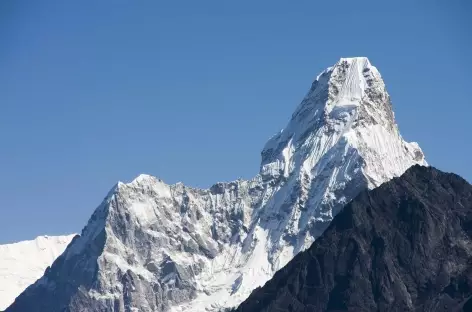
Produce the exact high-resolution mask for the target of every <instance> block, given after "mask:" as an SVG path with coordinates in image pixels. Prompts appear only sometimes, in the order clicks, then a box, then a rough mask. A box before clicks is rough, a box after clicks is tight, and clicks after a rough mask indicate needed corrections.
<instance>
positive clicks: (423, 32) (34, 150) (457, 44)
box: [0, 0, 472, 243]
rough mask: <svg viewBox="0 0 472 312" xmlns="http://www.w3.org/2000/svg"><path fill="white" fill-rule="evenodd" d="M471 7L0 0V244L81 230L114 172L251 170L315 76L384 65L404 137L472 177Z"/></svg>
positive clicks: (169, 176) (120, 176)
mask: <svg viewBox="0 0 472 312" xmlns="http://www.w3.org/2000/svg"><path fill="white" fill-rule="evenodd" d="M471 16H472V5H471V4H470V1H468V0H464V1H459V0H457V1H455V0H453V1H431V0H424V1H411V0H408V1H378V0H375V1H374V0H372V1H221V0H218V1H204V0H202V1H145V0H140V1H135V0H133V1H131V0H129V1H121V0H113V1H106V0H99V1H96V0H93V1H84V0H80V1H64V0H58V1H46V0H41V1H36V0H34V1H33V0H31V1H13V0H2V1H0V69H1V70H0V210H1V211H0V243H6V242H13V241H18V240H24V239H31V238H34V237H36V236H37V235H42V234H49V235H54V234H66V233H71V232H79V231H80V230H81V229H82V227H83V226H84V225H85V223H86V222H87V220H88V218H89V216H90V215H91V213H92V212H93V210H94V209H95V207H96V206H97V205H98V204H99V203H100V202H101V200H102V199H103V197H104V196H105V195H106V193H107V192H108V190H109V189H110V188H111V187H112V186H113V185H114V184H115V183H116V182H117V181H118V180H121V181H129V180H131V179H132V178H133V177H135V176H136V175H138V174H139V173H149V174H152V175H155V176H158V177H160V178H162V179H164V180H165V181H166V182H169V183H175V182H177V181H182V182H184V183H186V184H189V185H191V186H199V187H207V186H210V185H211V184H213V183H214V182H216V181H227V180H233V179H236V178H238V177H243V178H250V177H252V176H253V175H254V174H256V173H257V171H258V168H259V159H260V150H261V148H262V146H263V145H264V143H265V141H266V140H267V139H268V138H269V137H270V136H271V135H272V134H273V133H275V132H276V131H278V130H280V129H281V128H283V127H284V126H285V124H286V122H287V121H288V119H289V118H290V115H291V113H292V112H293V110H294V108H295V107H296V106H297V105H298V103H299V102H300V100H301V99H302V97H303V96H304V94H305V92H306V91H307V90H308V88H309V86H310V84H311V82H312V80H313V78H314V77H315V76H316V75H317V74H318V73H319V72H320V71H321V70H322V69H324V68H325V67H328V66H330V65H332V64H334V63H335V62H336V61H337V60H338V59H339V58H340V57H342V56H345V57H347V56H367V57H369V58H370V60H371V62H372V63H373V64H374V65H375V66H377V68H379V70H380V72H381V73H382V75H383V77H384V79H385V81H386V83H387V87H388V90H389V92H390V95H391V97H392V100H393V104H394V109H395V113H396V117H397V121H398V123H399V125H400V130H401V132H402V134H403V136H404V137H405V138H406V139H407V140H413V141H417V142H419V144H420V146H421V147H422V148H423V150H424V152H425V154H426V157H427V160H428V161H429V162H430V164H432V165H434V166H437V167H438V168H440V169H442V170H447V171H453V172H456V173H458V174H460V175H462V176H463V177H465V178H466V179H468V180H469V181H471V180H472V166H471V163H470V160H471V159H472V158H471V154H472V144H471V135H472V131H471V116H472V100H471V96H470V93H471V91H472V79H471V73H472V61H471V57H472V39H471V38H472V37H471V33H472V19H471Z"/></svg>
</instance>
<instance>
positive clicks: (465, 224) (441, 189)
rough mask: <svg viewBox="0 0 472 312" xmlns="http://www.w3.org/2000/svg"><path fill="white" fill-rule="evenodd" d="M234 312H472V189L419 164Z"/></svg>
mask: <svg viewBox="0 0 472 312" xmlns="http://www.w3.org/2000/svg"><path fill="white" fill-rule="evenodd" d="M234 311H237V312H265V311H270V312H275V311H277V312H278V311H280V312H288V311H290V312H302V311H303V312H308V311H472V186H471V185H470V184H469V183H467V182H466V181H465V180H464V179H462V178H461V177H459V176H457V175H455V174H450V173H444V172H441V171H439V170H437V169H435V168H432V167H423V166H418V165H417V166H413V167H411V168H410V169H409V170H407V171H406V173H405V174H403V175H402V176H401V177H399V178H394V179H393V180H391V181H389V182H387V183H384V184H383V185H381V186H380V187H378V188H376V189H374V190H371V191H364V192H362V193H361V194H359V195H358V196H357V197H356V198H355V199H354V200H353V201H352V202H350V203H349V204H348V205H347V206H346V207H345V208H344V209H343V210H342V211H341V212H340V213H339V214H338V215H337V216H336V217H335V218H334V220H333V221H332V223H331V224H330V226H329V227H328V229H327V230H326V231H325V232H324V233H323V234H322V235H321V236H320V237H319V238H318V239H317V240H316V241H315V242H314V243H313V245H312V246H311V247H310V248H309V249H308V250H306V251H304V252H302V253H300V254H298V255H297V256H296V257H295V258H294V259H293V260H292V261H290V262H289V263H288V265H287V266H285V267H284V268H283V269H281V270H279V271H278V272H277V273H276V274H275V276H274V277H273V278H272V279H271V280H270V281H269V282H267V283H266V284H265V285H264V286H263V287H259V288H257V289H255V290H254V291H253V292H252V294H251V295H250V296H249V298H248V299H246V300H245V301H244V302H243V303H242V304H241V305H240V306H239V308H237V309H236V310H234Z"/></svg>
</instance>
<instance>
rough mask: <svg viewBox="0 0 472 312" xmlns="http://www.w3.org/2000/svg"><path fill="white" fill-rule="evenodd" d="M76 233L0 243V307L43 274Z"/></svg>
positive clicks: (4, 305) (10, 302)
mask: <svg viewBox="0 0 472 312" xmlns="http://www.w3.org/2000/svg"><path fill="white" fill-rule="evenodd" d="M74 236H75V234H71V235H64V236H38V237H36V238H35V239H34V240H28V241H22V242H18V243H13V244H4V245H0V311H3V310H4V309H6V308H7V307H8V306H9V305H10V304H12V303H13V301H14V300H15V298H16V297H17V296H18V295H19V294H20V293H21V292H22V291H23V290H25V288H26V287H28V286H29V285H31V284H32V283H34V282H35V281H36V280H37V279H38V278H40V277H41V276H43V274H44V270H46V268H47V267H48V266H50V265H51V264H52V263H53V261H54V260H56V258H57V257H58V256H59V255H61V254H62V253H63V252H64V250H65V249H66V247H67V245H68V244H69V243H70V241H71V240H72V238H73V237H74Z"/></svg>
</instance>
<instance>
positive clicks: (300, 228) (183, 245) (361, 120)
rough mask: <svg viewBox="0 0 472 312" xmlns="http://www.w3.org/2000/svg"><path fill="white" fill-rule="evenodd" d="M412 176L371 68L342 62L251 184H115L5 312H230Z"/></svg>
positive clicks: (412, 159)
mask: <svg viewBox="0 0 472 312" xmlns="http://www.w3.org/2000/svg"><path fill="white" fill-rule="evenodd" d="M414 164H422V165H426V162H425V160H424V156H423V153H422V152H421V149H420V148H419V147H418V145H417V144H416V143H407V142H405V141H404V140H403V139H402V137H401V135H400V133H399V131H398V128H397V126H396V124H395V120H394V115H393V112H392V108H391V104H390V98H389V96H388V93H387V91H386V89H385V84H384V82H383V81H382V78H381V76H380V74H379V72H378V71H377V69H376V68H375V67H374V66H372V65H371V64H370V62H369V60H368V59H367V58H346V59H341V60H340V61H339V62H337V63H336V64H335V65H334V66H333V67H330V68H328V69H327V70H325V71H324V72H323V73H321V74H320V75H319V76H318V77H317V78H316V80H315V82H314V83H313V84H312V86H311V88H310V90H309V91H308V93H307V95H306V96H305V98H304V99H303V101H302V102H301V103H300V105H299V106H298V107H297V109H296V110H295V113H294V114H293V115H292V118H291V119H290V121H289V123H288V125H287V127H286V128H285V129H284V130H282V131H281V132H280V133H278V134H277V135H275V136H274V137H272V138H271V139H270V140H269V141H268V142H267V144H266V145H265V147H264V148H263V151H262V162H261V167H260V173H259V174H257V175H256V176H255V177H254V178H253V179H251V180H248V181H245V180H237V181H233V182H229V183H217V184H215V185H213V186H212V187H211V188H210V189H206V190H204V189H195V188H190V187H187V186H184V185H183V184H180V183H179V184H175V185H167V184H165V183H164V182H163V181H161V180H159V179H157V178H154V177H151V176H147V175H141V176H139V177H138V178H136V179H135V180H134V181H132V182H131V183H128V184H124V183H118V184H117V185H116V187H114V188H113V189H112V190H111V191H110V193H109V194H108V196H107V197H106V199H105V200H104V201H103V203H102V204H101V205H100V206H99V207H98V208H97V210H96V211H95V213H94V214H93V216H92V218H91V219H90V221H89V223H88V225H87V226H86V227H85V228H84V230H83V231H82V235H81V237H80V238H78V239H77V240H75V241H74V242H73V243H72V244H71V245H70V246H69V248H68V249H67V250H66V251H65V253H64V254H63V256H61V257H60V258H59V259H58V260H57V261H56V262H55V263H54V265H53V266H52V267H51V270H50V271H48V272H47V273H46V274H45V276H44V277H43V278H42V279H41V280H40V281H38V282H37V283H36V284H35V285H33V286H32V287H30V288H28V289H27V291H25V293H23V294H22V295H21V296H20V297H19V298H18V300H17V301H16V302H15V304H14V305H13V306H12V307H11V308H10V310H9V311H22V309H23V311H24V310H28V311H62V310H65V311H83V310H88V311H92V310H93V311H131V310H133V309H137V310H139V311H166V310H172V311H205V310H209V311H217V310H219V309H220V308H221V307H230V306H235V305H237V304H239V303H240V302H241V301H242V300H244V299H245V298H246V297H247V296H248V295H249V294H250V292H251V290H252V289H254V288H255V287H256V286H259V285H262V284H263V283H264V282H266V281H267V280H269V279H270V278H271V277H272V276H273V274H274V273H275V272H276V271H277V270H278V269H279V268H281V267H282V266H284V265H285V264H286V263H287V262H288V261H290V260H291V259H292V258H293V256H294V255H296V254H297V253H298V252H299V251H301V250H304V249H305V248H307V247H308V246H310V244H311V243H312V242H313V241H314V240H315V238H316V237H318V236H319V235H320V234H321V233H322V232H323V230H324V229H325V228H326V227H327V225H328V224H329V222H330V221H331V220H332V218H333V216H334V215H335V214H336V213H337V212H338V211H339V210H340V209H341V207H343V206H344V205H345V204H346V203H347V202H348V201H350V200H351V199H352V198H353V197H354V196H356V195H357V194H358V193H359V192H360V191H361V190H363V189H365V188H366V187H368V188H373V187H376V186H378V185H380V184H381V183H383V182H385V181H387V180H389V179H391V178H392V177H394V176H398V175H400V174H402V173H403V172H404V171H405V170H406V169H408V168H409V167H410V166H412V165H414ZM84 272H85V273H84ZM71 277H72V278H71ZM39 298H41V305H38V304H37V303H38V301H39V300H38V299H39Z"/></svg>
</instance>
